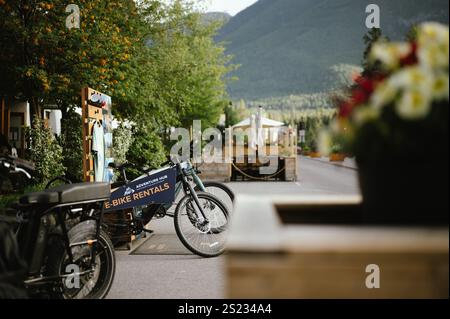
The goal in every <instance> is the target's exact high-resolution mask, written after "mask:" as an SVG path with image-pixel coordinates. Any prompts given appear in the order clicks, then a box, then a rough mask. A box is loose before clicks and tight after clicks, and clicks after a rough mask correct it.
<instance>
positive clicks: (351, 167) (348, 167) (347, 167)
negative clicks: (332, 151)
mask: <svg viewBox="0 0 450 319" xmlns="http://www.w3.org/2000/svg"><path fill="white" fill-rule="evenodd" d="M300 158H301V159H307V160H310V161H315V162H318V163H323V164H326V165H332V166H335V167H342V168H346V169H351V170H354V171H357V170H358V168H357V167H356V166H350V165H345V164H338V163H334V162H330V161H325V160H322V159H317V158H311V157H307V156H300Z"/></svg>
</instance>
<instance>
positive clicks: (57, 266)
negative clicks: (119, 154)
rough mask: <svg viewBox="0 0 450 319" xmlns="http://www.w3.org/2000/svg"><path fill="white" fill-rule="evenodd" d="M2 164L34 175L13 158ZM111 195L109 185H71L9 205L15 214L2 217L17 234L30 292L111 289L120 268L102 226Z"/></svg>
mask: <svg viewBox="0 0 450 319" xmlns="http://www.w3.org/2000/svg"><path fill="white" fill-rule="evenodd" d="M0 167H2V168H4V169H8V171H9V172H11V173H21V174H23V175H24V176H26V177H27V178H31V176H30V173H29V172H28V171H27V170H25V169H23V168H20V167H17V166H16V163H15V160H14V159H12V158H8V157H4V158H0ZM109 198H110V185H109V184H106V183H92V184H89V183H81V184H73V185H72V184H68V185H61V186H58V187H55V188H52V189H47V190H45V191H43V192H38V193H31V194H27V195H25V196H23V197H22V198H20V201H19V202H18V203H17V204H15V205H14V206H13V207H12V208H11V209H9V210H8V214H7V216H15V218H14V219H11V218H8V217H3V218H2V220H0V222H1V223H2V224H3V228H4V225H6V224H7V223H8V225H9V226H10V229H11V231H12V232H13V233H14V238H15V240H16V241H17V246H18V251H19V256H18V258H20V259H21V260H22V261H23V262H24V265H25V266H24V267H25V271H24V274H23V287H24V288H25V290H26V292H27V295H28V296H29V297H32V298H42V297H46V298H65V299H101V298H104V297H105V296H106V295H107V294H108V291H109V289H110V288H111V285H112V282H113V279H114V275H115V268H116V261H115V253H114V247H113V245H112V243H111V241H110V239H109V237H108V235H107V234H106V233H105V231H104V230H103V227H102V222H103V214H104V203H105V202H106V201H108V200H109ZM1 236H4V234H1ZM0 277H1V275H0Z"/></svg>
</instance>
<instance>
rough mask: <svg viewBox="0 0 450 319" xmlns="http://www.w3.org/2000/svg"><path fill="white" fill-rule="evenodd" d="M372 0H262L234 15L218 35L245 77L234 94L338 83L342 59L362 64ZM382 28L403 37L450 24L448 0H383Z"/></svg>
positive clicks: (232, 87) (274, 92) (248, 95)
mask: <svg viewBox="0 0 450 319" xmlns="http://www.w3.org/2000/svg"><path fill="white" fill-rule="evenodd" d="M370 3H373V1H370V0H368V1H366V0H259V1H258V2H257V3H255V4H254V5H253V6H251V7H249V8H247V9H246V10H244V11H242V12H241V13H240V14H238V15H237V16H235V17H233V18H232V19H231V20H230V21H229V22H228V23H227V24H226V25H225V26H224V27H223V28H222V30H221V31H220V34H219V35H218V37H217V40H218V41H220V42H225V43H226V44H227V51H228V53H230V54H232V55H234V56H235V59H234V63H236V64H240V65H241V67H240V69H239V70H238V71H236V72H235V74H233V75H236V76H237V77H238V78H239V79H240V80H239V81H237V82H234V83H232V84H231V85H230V94H231V96H232V97H233V98H247V99H252V98H264V97H270V96H284V95H289V94H299V93H314V92H319V91H324V90H328V89H330V88H332V87H333V86H334V85H335V81H336V78H335V75H334V74H333V72H332V71H331V67H332V66H333V65H337V64H341V63H343V64H356V65H358V64H360V62H361V58H362V52H363V50H364V44H363V40H362V38H363V36H364V34H365V33H366V32H367V31H368V30H367V28H366V26H365V20H366V16H367V14H366V12H365V9H366V6H367V5H368V4H370ZM377 4H378V5H379V6H380V8H381V24H382V25H381V27H382V30H383V32H384V34H385V35H388V36H389V37H390V38H391V39H402V37H403V36H404V35H405V33H406V32H407V31H408V29H409V28H410V26H411V25H413V24H414V23H419V22H421V21H427V20H435V21H441V22H445V23H447V24H448V7H449V4H448V1H447V0H427V1H419V0H394V1H392V0H378V1H377Z"/></svg>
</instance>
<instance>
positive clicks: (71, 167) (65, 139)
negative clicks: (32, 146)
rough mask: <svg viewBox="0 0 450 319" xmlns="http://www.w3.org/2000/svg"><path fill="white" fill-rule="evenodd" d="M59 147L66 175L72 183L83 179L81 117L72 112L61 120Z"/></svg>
mask: <svg viewBox="0 0 450 319" xmlns="http://www.w3.org/2000/svg"><path fill="white" fill-rule="evenodd" d="M59 142H60V145H61V147H62V156H63V165H64V166H65V167H66V175H67V176H68V177H69V178H70V179H71V180H74V181H81V180H82V179H83V133H82V123H81V116H80V115H79V114H78V113H76V112H75V111H73V110H69V112H67V115H66V116H65V117H64V118H63V119H62V120H61V137H60V141H59Z"/></svg>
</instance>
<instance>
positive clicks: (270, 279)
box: [226, 196, 449, 298]
mask: <svg viewBox="0 0 450 319" xmlns="http://www.w3.org/2000/svg"><path fill="white" fill-rule="evenodd" d="M359 218H360V199H359V198H358V197H345V198H344V197H342V196H340V197H327V198H324V197H315V198H314V197H313V198H296V199H290V198H274V199H261V197H241V198H238V200H237V203H236V209H235V213H234V219H233V222H232V227H231V234H230V241H229V246H228V247H229V249H228V250H229V252H228V254H227V263H226V267H227V275H228V282H227V284H228V286H227V297H228V298H448V296H449V292H448V291H449V290H448V288H449V287H448V283H449V278H448V277H449V276H448V274H449V269H448V260H449V259H448V252H449V241H448V238H449V231H448V228H446V229H420V228H391V227H367V226H364V225H362V224H361V223H360V220H359ZM369 265H377V266H379V269H380V288H379V289H369V288H367V286H366V279H367V277H368V276H369V275H371V274H370V273H367V272H366V268H367V266H369Z"/></svg>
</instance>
